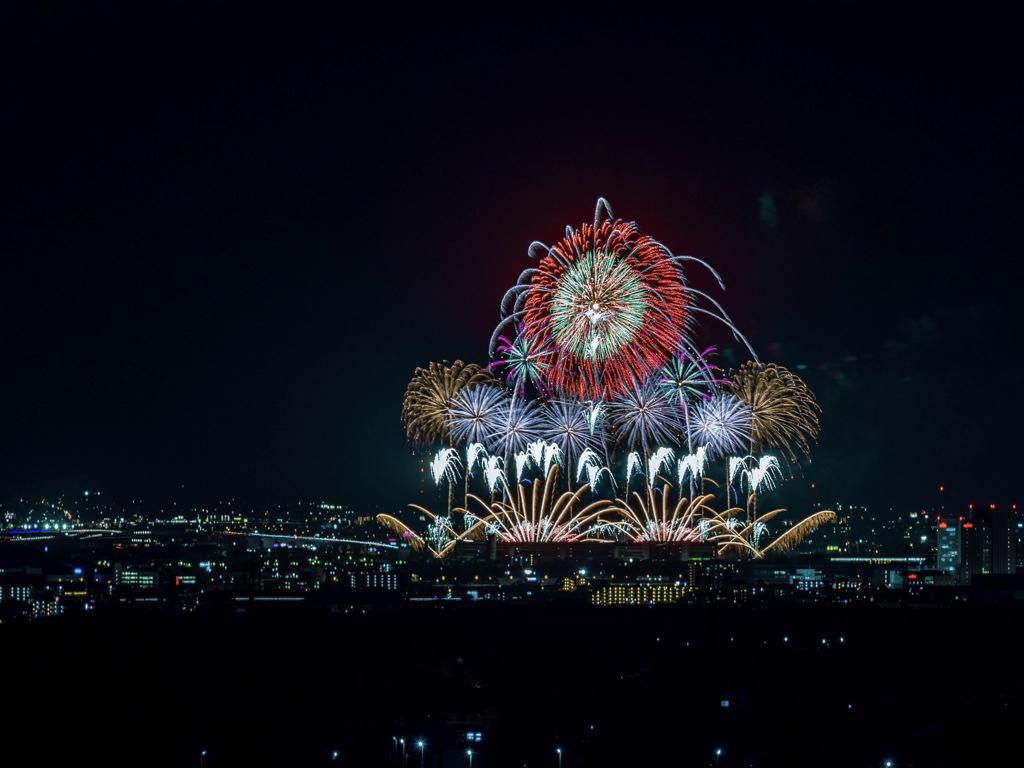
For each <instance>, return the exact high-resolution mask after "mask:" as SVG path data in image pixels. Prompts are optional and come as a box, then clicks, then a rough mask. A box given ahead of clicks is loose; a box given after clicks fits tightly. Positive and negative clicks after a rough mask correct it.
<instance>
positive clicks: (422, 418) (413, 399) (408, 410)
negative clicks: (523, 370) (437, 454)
mask: <svg viewBox="0 0 1024 768" xmlns="http://www.w3.org/2000/svg"><path fill="white" fill-rule="evenodd" d="M479 385H490V386H499V387H500V386H501V382H500V381H498V380H497V379H496V378H495V377H494V374H492V373H491V372H490V371H488V370H486V369H485V368H482V367H481V366H479V365H477V364H476V363H469V364H466V363H463V362H462V361H461V360H456V361H455V362H454V363H451V364H450V365H449V364H448V361H447V360H446V361H444V362H443V363H430V365H429V367H427V368H417V369H416V371H415V372H414V374H413V377H412V380H411V381H410V382H409V384H408V386H407V387H406V389H405V397H404V399H403V401H402V421H403V422H404V423H405V430H406V437H407V438H408V439H409V441H410V442H412V443H413V444H414V445H418V446H421V447H422V446H427V445H430V444H431V443H438V442H443V441H445V440H447V439H448V437H449V428H450V426H449V425H450V424H451V418H452V410H451V407H452V405H451V404H452V398H453V397H455V395H457V394H458V393H459V392H460V391H461V390H462V389H464V388H466V387H470V386H479Z"/></svg>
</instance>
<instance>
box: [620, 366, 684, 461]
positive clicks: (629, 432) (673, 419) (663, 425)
mask: <svg viewBox="0 0 1024 768" xmlns="http://www.w3.org/2000/svg"><path fill="white" fill-rule="evenodd" d="M607 413H608V423H609V425H610V427H611V430H612V433H613V434H614V435H615V440H616V442H617V443H619V444H620V445H624V446H626V447H627V448H640V449H642V450H643V451H645V452H646V451H648V450H650V449H651V448H653V447H655V446H657V445H660V444H664V443H672V444H675V443H677V442H678V440H679V432H680V424H679V417H678V415H677V414H678V412H677V410H676V407H675V405H674V404H673V403H670V402H669V401H668V400H666V399H665V396H664V393H663V392H662V390H661V388H660V386H659V385H658V383H657V382H656V381H654V380H653V379H647V380H646V381H644V382H643V383H640V384H634V385H632V386H630V387H629V388H627V389H626V390H625V391H623V392H621V393H620V394H618V395H616V396H615V398H614V399H613V400H612V401H611V402H610V403H608V406H607Z"/></svg>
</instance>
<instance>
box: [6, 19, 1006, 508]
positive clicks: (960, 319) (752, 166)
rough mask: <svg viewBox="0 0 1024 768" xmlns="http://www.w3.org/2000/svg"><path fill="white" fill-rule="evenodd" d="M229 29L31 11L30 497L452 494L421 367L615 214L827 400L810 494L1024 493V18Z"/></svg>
mask: <svg viewBox="0 0 1024 768" xmlns="http://www.w3.org/2000/svg"><path fill="white" fill-rule="evenodd" d="M876 11H877V13H881V12H882V8H881V6H879V7H878V8H877V9H876ZM193 13H194V15H191V14H190V13H189V12H188V10H181V9H178V10H175V11H172V10H165V11H156V10H153V9H149V10H138V9H106V10H103V11H98V10H83V9H64V10H59V11H54V12H53V13H50V14H46V13H43V12H41V11H39V10H38V9H35V8H33V7H31V6H28V5H24V6H20V7H15V8H14V9H13V10H11V11H9V12H8V14H7V15H8V19H9V21H10V22H11V23H10V24H8V25H7V28H8V30H9V31H8V32H7V35H9V36H10V37H11V39H10V40H9V41H7V42H9V45H6V46H5V49H6V51H5V53H4V56H5V57H6V61H7V63H8V65H9V70H10V71H12V72H13V73H15V76H14V77H12V78H11V80H10V82H9V83H8V84H7V85H5V88H6V89H8V97H9V98H8V99H7V101H8V103H9V104H10V105H11V111H12V114H13V121H12V127H13V131H14V140H13V141H11V142H10V143H9V144H8V145H7V148H6V153H5V154H6V155H7V157H6V160H7V165H8V167H9V168H10V174H9V176H8V198H9V200H8V205H7V206H6V207H5V213H4V216H5V226H4V235H3V237H4V241H3V248H4V251H5V253H6V254H7V263H8V275H7V276H8V281H7V285H8V298H7V300H6V301H5V302H4V303H3V309H2V311H3V313H4V315H3V318H4V324H5V328H7V329H8V334H7V342H8V344H7V349H6V352H7V354H6V355H5V356H4V369H3V371H2V374H3V376H2V378H3V382H2V385H0V386H2V387H3V389H2V393H3V396H4V400H5V403H6V407H5V413H4V419H3V421H2V422H0V426H2V434H3V442H2V453H0V494H3V496H4V497H5V498H9V497H11V496H12V495H13V496H17V495H22V494H33V493H58V492H74V491H76V490H80V489H86V488H90V487H91V488H94V489H96V490H100V491H104V492H107V493H109V494H113V495H117V496H119V497H121V498H125V497H135V496H141V497H143V498H166V499H175V498H180V499H182V500H183V501H184V500H200V499H205V500H214V499H218V498H225V497H230V496H235V495H237V496H243V497H244V496H258V497H263V498H266V499H268V500H269V501H282V500H292V499H324V500H331V501H337V502H339V503H346V504H350V505H352V506H364V507H371V506H376V507H379V508H381V509H391V510H394V509H398V508H404V507H405V506H406V505H407V504H410V503H414V502H422V501H423V495H422V494H420V493H419V491H420V490H421V489H422V485H421V475H420V473H419V469H420V463H421V462H422V460H423V459H424V458H425V457H424V455H423V454H422V452H421V453H417V454H415V455H414V452H413V450H412V448H411V446H410V445H409V443H408V441H407V440H406V435H405V430H404V428H403V424H402V422H401V420H400V412H401V408H402V395H403V392H404V390H405V387H406V385H407V384H408V382H409V381H410V379H411V378H412V376H413V374H414V371H415V369H416V368H417V367H419V366H425V365H428V364H430V363H431V362H440V361H442V360H457V359H458V360H464V361H466V362H472V363H478V364H486V363H488V362H490V360H489V359H488V341H489V338H490V334H491V332H492V330H493V329H494V327H495V325H496V323H497V322H498V319H499V309H500V301H501V297H502V295H503V293H504V291H505V290H506V289H507V288H508V286H510V285H512V284H513V283H514V282H515V280H516V277H517V276H518V275H519V273H520V272H521V271H522V270H523V269H525V268H527V267H528V266H530V264H531V261H530V259H529V257H528V256H527V249H528V247H529V245H530V243H531V242H532V241H534V240H540V241H544V242H553V241H556V240H558V239H559V238H560V237H561V235H562V233H563V232H564V228H565V227H566V226H567V225H573V226H575V225H577V224H578V223H579V222H582V221H585V220H587V218H588V217H589V216H590V215H591V212H592V210H593V206H594V200H596V199H598V198H600V197H603V198H606V199H607V200H609V201H610V202H611V204H612V206H613V207H614V211H615V213H616V215H619V216H622V217H623V218H625V219H628V220H632V221H636V222H637V224H638V226H639V227H640V228H641V230H642V231H645V232H650V233H651V234H653V235H654V236H656V237H658V238H659V239H660V240H661V241H662V242H664V243H665V244H666V245H667V246H668V247H670V248H671V249H673V250H674V251H675V252H677V253H685V254H691V255H692V256H694V257H696V258H700V259H704V260H706V261H707V262H708V263H710V264H712V265H713V266H714V267H715V269H716V270H718V272H719V273H720V274H721V276H722V279H723V281H724V283H725V286H726V289H725V292H724V294H723V295H722V297H721V299H722V301H723V305H724V306H725V307H726V309H727V310H728V312H729V313H730V315H731V316H732V317H733V319H734V320H735V321H736V324H737V326H738V327H739V328H740V329H741V330H742V332H743V333H744V334H745V335H746V336H747V337H748V338H749V339H750V340H751V343H752V346H753V347H754V349H755V350H756V351H757V353H758V354H759V355H760V356H761V358H762V359H764V360H767V361H771V362H777V363H779V364H781V365H784V366H786V367H788V368H790V369H791V370H794V371H797V372H799V373H800V375H801V376H802V377H804V378H805V380H806V381H807V382H808V384H809V385H810V388H811V389H812V391H813V392H814V394H815V396H816V397H817V400H818V402H819V403H820V405H821V407H822V414H821V422H822V429H821V435H820V439H819V441H818V445H816V446H815V448H814V451H813V457H812V461H811V464H810V465H809V466H808V467H807V468H806V472H805V476H804V477H803V478H801V479H800V481H799V483H797V484H795V485H793V486H792V487H791V490H792V493H793V494H794V495H793V499H794V500H796V499H799V500H800V503H801V504H804V503H806V502H807V500H808V498H809V496H808V493H809V491H808V486H809V485H810V484H811V483H813V484H814V495H815V496H816V498H815V499H814V500H816V501H819V502H823V503H832V502H833V501H841V502H844V503H867V504H871V505H873V506H878V507H881V508H887V507H892V508H894V509H899V510H902V509H908V508H910V509H912V508H929V507H932V506H937V505H938V504H940V503H945V499H946V498H947V497H948V498H949V504H950V505H951V506H954V507H957V508H961V509H962V508H964V507H965V506H966V505H967V504H969V503H974V504H975V505H978V506H981V505H987V504H989V503H996V504H1000V505H1009V504H1011V503H1015V502H1016V501H1017V498H1016V493H1017V489H1016V484H1015V483H1013V478H1012V472H1008V471H1007V467H1008V465H1009V466H1012V464H1013V460H1014V458H1015V457H1016V456H1017V455H1019V448H1017V447H1016V445H1015V444H1014V442H1013V441H1012V438H1013V436H1014V435H1016V434H1018V433H1019V429H1020V427H1021V409H1020V408H1019V406H1017V405H1016V404H1015V403H1014V402H1013V401H1012V399H1011V400H1010V401H1009V402H1008V403H1007V404H1006V405H1005V406H1004V405H1003V404H1002V403H1001V402H999V401H997V403H995V404H993V403H989V402H984V401H983V402H981V403H975V402H973V401H972V399H977V398H979V397H981V396H982V395H981V393H982V392H984V391H986V390H988V389H992V388H993V387H992V385H991V384H990V383H989V382H992V381H995V382H999V381H1000V380H1005V381H1009V382H1012V381H1015V380H1017V378H1018V377H1019V374H1020V365H1021V363H1020V360H1019V356H1018V355H1015V354H1014V353H1013V349H1012V339H1013V338H1014V334H1015V333H1017V332H1018V329H1019V328H1020V309H1019V301H1018V300H1017V297H1016V296H1015V283H1014V281H1013V280H1011V278H1010V265H1011V263H1012V261H1013V260H1014V259H1016V258H1017V255H1018V254H1019V253H1020V246H1021V244H1022V241H1021V235H1020V232H1019V228H1018V227H1016V225H1015V221H1014V216H1013V215H1014V214H1015V212H1016V210H1017V208H1018V207H1019V203H1020V193H1019V185H1018V184H1017V183H1016V182H1017V180H1018V178H1019V169H1020V163H1019V161H1020V148H1019V141H1018V139H1017V136H1018V135H1019V133H1020V129H1021V128H1022V119H1021V118H1022V114H1021V112H1022V110H1021V103H1022V90H1024V89H1022V79H1021V66H1020V64H1021V60H1020V50H1021V47H1020V45H1019V43H1020V39H1019V37H1020V35H1019V30H1020V21H1021V19H1020V13H1019V11H1002V12H1000V13H1003V14H1004V16H1002V17H998V16H997V17H991V16H989V17H984V18H983V17H981V15H980V14H978V15H973V14H970V13H962V12H954V11H935V12H934V13H933V15H932V17H931V19H930V23H932V24H933V25H935V29H937V30H939V33H937V34H933V35H931V36H923V35H920V34H919V33H918V32H917V25H918V23H919V20H918V18H917V15H916V14H914V13H912V11H911V9H902V10H893V9H886V12H885V17H886V24H881V25H880V24H878V23H877V20H876V19H874V18H872V13H871V12H870V11H868V12H865V11H864V9H863V7H861V6H858V7H856V8H854V7H852V6H851V7H842V6H841V7H838V8H833V9H830V10H829V11H823V10H808V9H806V8H796V7H795V6H794V7H790V8H788V9H787V8H782V9H775V10H762V11H753V12H748V14H747V15H745V16H744V17H743V18H740V19H733V18H727V17H728V16H729V14H727V13H725V12H716V11H713V10H707V9H705V10H702V11H692V10H691V11H688V12H687V14H688V15H687V14H683V13H681V12H680V13H679V14H675V13H671V14H661V13H657V14H654V13H651V14H640V15H637V16H630V15H626V16H625V17H623V18H618V17H617V18H616V19H615V21H614V22H612V21H611V20H609V19H602V18H600V17H598V18H594V19H590V18H578V17H576V16H574V15H572V14H569V13H564V12H557V11H548V12H547V14H548V15H546V16H544V17H539V18H529V17H523V16H519V15H517V14H515V13H512V12H507V13H502V12H497V11H496V12H494V13H495V15H494V16H493V17H491V18H477V19H468V18H454V17H453V18H451V19H449V20H447V21H448V23H447V24H439V23H437V21H438V20H435V23H434V24H432V25H425V24H426V20H422V21H424V25H420V24H419V23H418V21H420V20H417V19H415V18H414V17H409V18H408V19H406V20H404V21H401V22H392V23H390V24H389V25H388V27H387V28H388V33H389V34H388V35H387V36H385V37H378V36H375V35H368V34H366V32H367V30H369V29H373V28H374V27H373V24H374V23H375V21H376V20H375V19H372V18H368V19H367V20H366V21H364V22H363V24H364V25H366V26H362V27H360V26H358V25H354V26H353V24H354V22H351V21H344V20H338V19H335V18H332V17H329V16H322V17H317V16H316V15H315V14H314V15H312V16H311V17H307V18H300V17H299V16H295V17H293V18H291V19H279V18H276V17H273V16H270V15H267V16H261V15H260V14H259V13H258V12H252V13H250V14H248V15H246V16H245V17H243V18H237V19H236V18H235V17H233V16H232V15H230V14H228V13H227V12H226V11H223V10H220V11H218V10H215V9H201V8H199V7H198V6H197V7H195V8H194V9H193ZM496 26H503V27H505V30H504V31H503V32H502V33H499V32H498V31H496V29H495V27H496ZM612 28H615V29H616V31H617V35H616V43H615V46H614V55H612V49H611V48H610V47H609V46H611V43H610V42H609V40H608V35H609V31H610V29H612ZM953 41H955V43H954V42H953ZM594 51H601V52H602V54H606V55H596V54H595V53H594ZM735 360H736V363H737V364H739V363H742V362H743V358H742V357H736V358H735ZM995 388H996V389H997V388H998V384H997V386H996V387H995ZM1008 463H1009V464H1008ZM940 487H942V488H944V489H945V490H943V491H940V490H939V488H940ZM783 490H785V489H783Z"/></svg>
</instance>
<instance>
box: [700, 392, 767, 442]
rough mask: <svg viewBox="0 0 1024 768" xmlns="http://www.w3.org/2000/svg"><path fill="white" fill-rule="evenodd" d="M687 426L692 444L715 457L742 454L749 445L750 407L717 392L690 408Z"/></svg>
mask: <svg viewBox="0 0 1024 768" xmlns="http://www.w3.org/2000/svg"><path fill="white" fill-rule="evenodd" d="M688 426H689V436H690V441H691V442H692V444H693V445H697V446H701V445H703V446H706V447H707V449H708V451H709V452H710V453H711V454H713V455H715V456H717V457H723V456H726V455H728V454H730V453H733V452H735V451H742V450H744V449H745V448H747V447H748V444H749V443H750V429H751V415H750V406H748V405H747V404H746V403H744V402H743V401H742V400H741V399H739V398H738V397H734V396H733V395H726V394H721V393H717V394H714V395H711V397H709V398H708V399H707V400H701V401H699V402H698V403H697V404H696V405H695V406H694V408H693V410H692V412H691V413H690V423H689V425H688Z"/></svg>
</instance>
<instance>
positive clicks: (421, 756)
mask: <svg viewBox="0 0 1024 768" xmlns="http://www.w3.org/2000/svg"><path fill="white" fill-rule="evenodd" d="M417 743H418V744H419V746H420V768H423V747H424V744H423V739H420V740H419V742H417Z"/></svg>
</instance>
